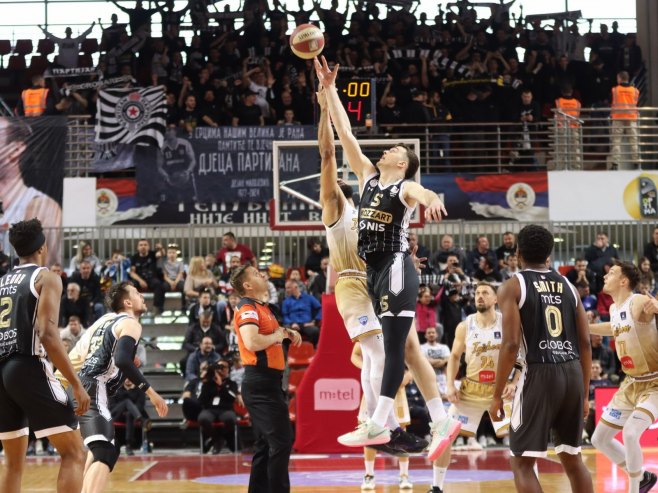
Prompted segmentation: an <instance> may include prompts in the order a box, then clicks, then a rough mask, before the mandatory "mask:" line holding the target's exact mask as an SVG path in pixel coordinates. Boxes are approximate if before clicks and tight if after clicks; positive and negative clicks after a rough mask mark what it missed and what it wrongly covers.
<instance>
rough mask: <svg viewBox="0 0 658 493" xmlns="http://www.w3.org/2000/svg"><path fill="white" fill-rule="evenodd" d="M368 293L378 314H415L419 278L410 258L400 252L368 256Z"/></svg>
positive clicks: (408, 315)
mask: <svg viewBox="0 0 658 493" xmlns="http://www.w3.org/2000/svg"><path fill="white" fill-rule="evenodd" d="M367 273H368V294H370V297H371V298H372V303H373V306H374V308H375V313H377V315H379V316H380V317H385V316H392V315H396V316H399V317H415V316H416V301H417V299H418V286H419V284H420V281H419V279H418V273H417V272H416V267H415V266H414V263H413V260H411V257H410V256H409V255H408V254H406V253H403V252H397V253H390V254H382V255H378V256H377V257H376V260H375V259H372V258H368V269H367Z"/></svg>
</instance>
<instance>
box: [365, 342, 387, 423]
mask: <svg viewBox="0 0 658 493" xmlns="http://www.w3.org/2000/svg"><path fill="white" fill-rule="evenodd" d="M361 352H362V353H363V355H364V356H366V355H367V356H368V360H369V361H368V362H369V369H370V373H369V375H368V380H369V382H370V387H369V389H368V391H369V392H370V393H371V395H372V396H373V398H372V402H373V404H372V409H371V410H370V409H369V411H370V416H372V413H374V411H375V406H376V405H377V398H378V397H379V395H380V394H381V391H382V379H383V378H384V360H385V359H386V355H385V354H384V336H383V335H382V334H376V335H374V336H370V337H366V338H365V339H363V340H362V341H361ZM363 391H364V392H366V389H365V387H364V388H363ZM366 404H368V405H369V403H368V401H367V400H366Z"/></svg>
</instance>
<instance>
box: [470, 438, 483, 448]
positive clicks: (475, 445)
mask: <svg viewBox="0 0 658 493" xmlns="http://www.w3.org/2000/svg"><path fill="white" fill-rule="evenodd" d="M466 449H467V450H482V449H484V447H483V446H482V444H481V443H480V442H478V441H477V440H476V439H475V437H468V440H467V441H466Z"/></svg>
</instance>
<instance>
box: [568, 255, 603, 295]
mask: <svg viewBox="0 0 658 493" xmlns="http://www.w3.org/2000/svg"><path fill="white" fill-rule="evenodd" d="M566 277H567V279H568V280H569V282H570V283H571V284H573V285H574V286H575V285H576V284H577V283H578V282H579V281H587V283H588V284H589V289H590V291H592V293H598V292H599V291H600V289H597V288H598V284H597V283H596V274H594V272H592V271H591V270H589V269H588V268H587V260H585V259H584V258H582V257H579V258H577V259H576V264H575V267H574V268H573V269H571V270H570V271H569V272H567V276H566Z"/></svg>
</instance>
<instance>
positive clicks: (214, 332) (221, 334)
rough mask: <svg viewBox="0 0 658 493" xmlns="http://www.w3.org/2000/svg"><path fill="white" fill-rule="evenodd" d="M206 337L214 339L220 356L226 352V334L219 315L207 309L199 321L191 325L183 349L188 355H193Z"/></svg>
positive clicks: (213, 341)
mask: <svg viewBox="0 0 658 493" xmlns="http://www.w3.org/2000/svg"><path fill="white" fill-rule="evenodd" d="M204 337H210V338H211V339H212V343H213V347H214V350H215V351H216V352H218V353H219V354H222V353H224V351H225V350H226V344H227V342H226V332H225V331H224V329H223V328H221V327H220V322H219V319H218V318H217V314H216V313H215V312H214V311H213V310H212V309H206V310H205V311H204V312H202V313H201V315H200V316H199V320H198V321H197V322H194V323H193V324H190V325H189V326H188V328H187V332H186V333H185V339H184V340H183V349H185V350H186V351H187V352H188V354H191V353H193V352H194V351H195V350H196V349H197V348H198V347H199V345H200V344H201V341H202V339H203V338H204Z"/></svg>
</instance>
